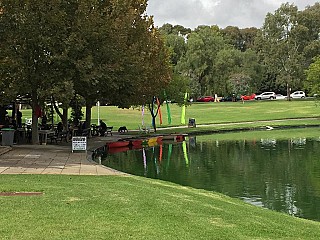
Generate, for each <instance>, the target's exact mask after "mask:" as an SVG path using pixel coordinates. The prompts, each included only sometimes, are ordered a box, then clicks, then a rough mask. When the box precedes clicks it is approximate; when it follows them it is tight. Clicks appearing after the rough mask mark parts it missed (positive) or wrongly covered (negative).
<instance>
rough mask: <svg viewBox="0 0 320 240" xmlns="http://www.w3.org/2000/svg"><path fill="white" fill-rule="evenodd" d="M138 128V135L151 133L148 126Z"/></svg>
mask: <svg viewBox="0 0 320 240" xmlns="http://www.w3.org/2000/svg"><path fill="white" fill-rule="evenodd" d="M138 127H139V133H150V132H151V127H150V126H140V125H138Z"/></svg>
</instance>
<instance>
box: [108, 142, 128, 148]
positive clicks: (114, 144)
mask: <svg viewBox="0 0 320 240" xmlns="http://www.w3.org/2000/svg"><path fill="white" fill-rule="evenodd" d="M129 144H130V142H129V141H117V142H110V143H107V146H108V148H109V149H110V148H119V147H127V146H129Z"/></svg>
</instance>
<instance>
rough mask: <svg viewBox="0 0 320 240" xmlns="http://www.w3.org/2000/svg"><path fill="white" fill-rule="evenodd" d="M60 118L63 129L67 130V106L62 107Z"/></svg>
mask: <svg viewBox="0 0 320 240" xmlns="http://www.w3.org/2000/svg"><path fill="white" fill-rule="evenodd" d="M61 119H62V124H63V129H64V130H68V107H64V108H63V114H62V118H61Z"/></svg>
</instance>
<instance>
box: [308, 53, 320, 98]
mask: <svg viewBox="0 0 320 240" xmlns="http://www.w3.org/2000/svg"><path fill="white" fill-rule="evenodd" d="M306 75H307V80H306V82H305V87H306V89H308V90H309V92H310V94H314V95H316V96H318V97H320V56H318V57H317V58H315V59H314V62H313V63H312V64H311V65H310V67H309V68H308V69H307V70H306Z"/></svg>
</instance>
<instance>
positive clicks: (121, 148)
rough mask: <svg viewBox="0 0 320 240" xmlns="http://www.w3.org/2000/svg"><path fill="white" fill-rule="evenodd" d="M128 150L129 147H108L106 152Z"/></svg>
mask: <svg viewBox="0 0 320 240" xmlns="http://www.w3.org/2000/svg"><path fill="white" fill-rule="evenodd" d="M128 150H130V148H129V147H114V148H109V149H108V153H110V154H113V153H119V152H126V151H128Z"/></svg>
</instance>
